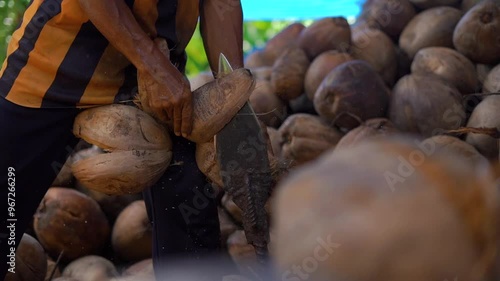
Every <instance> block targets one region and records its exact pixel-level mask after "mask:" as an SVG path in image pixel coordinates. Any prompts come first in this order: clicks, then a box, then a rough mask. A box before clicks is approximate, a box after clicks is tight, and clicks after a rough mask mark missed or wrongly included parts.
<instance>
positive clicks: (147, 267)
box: [123, 259, 154, 276]
mask: <svg viewBox="0 0 500 281" xmlns="http://www.w3.org/2000/svg"><path fill="white" fill-rule="evenodd" d="M123 276H154V269H153V259H145V260H142V261H138V262H136V263H134V264H132V265H131V266H129V267H127V268H126V269H125V270H124V271H123Z"/></svg>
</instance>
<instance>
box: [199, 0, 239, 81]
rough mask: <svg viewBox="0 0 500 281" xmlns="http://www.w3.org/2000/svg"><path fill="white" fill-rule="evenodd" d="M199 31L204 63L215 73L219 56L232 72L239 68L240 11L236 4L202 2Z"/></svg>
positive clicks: (215, 0)
mask: <svg viewBox="0 0 500 281" xmlns="http://www.w3.org/2000/svg"><path fill="white" fill-rule="evenodd" d="M200 17H201V19H200V29H201V35H202V37H203V43H204V45H205V50H206V53H207V57H208V61H209V63H210V67H211V69H212V71H214V72H216V71H217V68H218V62H219V54H220V53H223V54H224V55H225V56H226V57H227V59H228V60H229V63H230V64H231V66H233V68H241V67H243V11H242V8H241V2H240V0H202V1H201V6H200Z"/></svg>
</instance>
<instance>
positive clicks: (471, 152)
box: [422, 135, 488, 166]
mask: <svg viewBox="0 0 500 281" xmlns="http://www.w3.org/2000/svg"><path fill="white" fill-rule="evenodd" d="M422 145H425V146H426V147H429V148H431V147H432V150H435V153H439V154H443V155H445V156H446V157H450V158H451V157H456V159H457V161H465V162H467V163H470V164H472V165H473V166H479V165H487V164H488V160H487V159H486V158H485V157H484V156H483V155H481V153H479V152H478V151H477V150H476V149H475V148H474V147H473V146H472V145H470V144H468V143H467V142H465V141H463V140H461V139H459V138H457V137H452V136H447V135H436V136H433V137H430V138H427V139H425V140H423V141H422Z"/></svg>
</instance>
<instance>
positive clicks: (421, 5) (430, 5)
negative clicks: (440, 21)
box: [410, 0, 461, 10]
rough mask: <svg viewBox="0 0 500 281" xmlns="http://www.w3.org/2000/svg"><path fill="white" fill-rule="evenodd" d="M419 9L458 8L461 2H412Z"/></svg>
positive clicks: (437, 0) (435, 0)
mask: <svg viewBox="0 0 500 281" xmlns="http://www.w3.org/2000/svg"><path fill="white" fill-rule="evenodd" d="M410 2H411V3H412V4H413V5H415V6H416V7H417V8H419V9H422V10H425V9H429V8H434V7H439V6H455V7H456V6H458V4H460V2H461V0H410Z"/></svg>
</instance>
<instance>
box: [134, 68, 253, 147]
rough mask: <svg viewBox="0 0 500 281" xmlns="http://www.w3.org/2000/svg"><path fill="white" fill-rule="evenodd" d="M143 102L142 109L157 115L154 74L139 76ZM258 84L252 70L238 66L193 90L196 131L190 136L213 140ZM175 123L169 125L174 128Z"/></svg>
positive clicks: (140, 102) (194, 127) (194, 126)
mask: <svg viewBox="0 0 500 281" xmlns="http://www.w3.org/2000/svg"><path fill="white" fill-rule="evenodd" d="M138 83H139V95H138V99H139V101H136V102H137V104H139V105H140V107H141V109H142V110H144V111H145V112H147V113H149V114H151V115H152V116H155V114H154V113H153V112H152V111H151V108H150V107H149V100H148V92H149V91H154V90H155V87H158V84H156V83H155V82H152V79H151V78H150V77H139V78H138ZM254 87H255V79H254V78H253V76H252V74H251V72H250V70H248V69H245V68H240V69H235V70H234V71H233V72H231V73H229V74H228V75H226V76H224V77H222V78H218V79H216V80H213V81H211V82H209V83H207V84H205V85H203V86H201V87H200V88H198V89H197V90H195V91H194V92H193V96H192V97H193V130H192V132H191V134H190V135H189V136H188V137H187V139H189V140H191V141H193V142H196V143H203V142H207V141H209V140H210V139H212V138H213V137H214V136H215V135H216V134H217V133H218V132H219V131H220V130H221V129H222V128H224V126H225V125H226V124H227V123H229V121H231V119H233V117H234V116H235V115H236V113H238V111H239V109H240V108H241V107H243V105H244V104H245V103H246V102H247V101H248V98H249V97H250V94H251V93H252V91H253V89H254ZM172 125H173V124H172V122H171V121H169V122H168V123H167V126H168V127H169V128H170V129H171V128H172V127H173V126H172Z"/></svg>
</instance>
